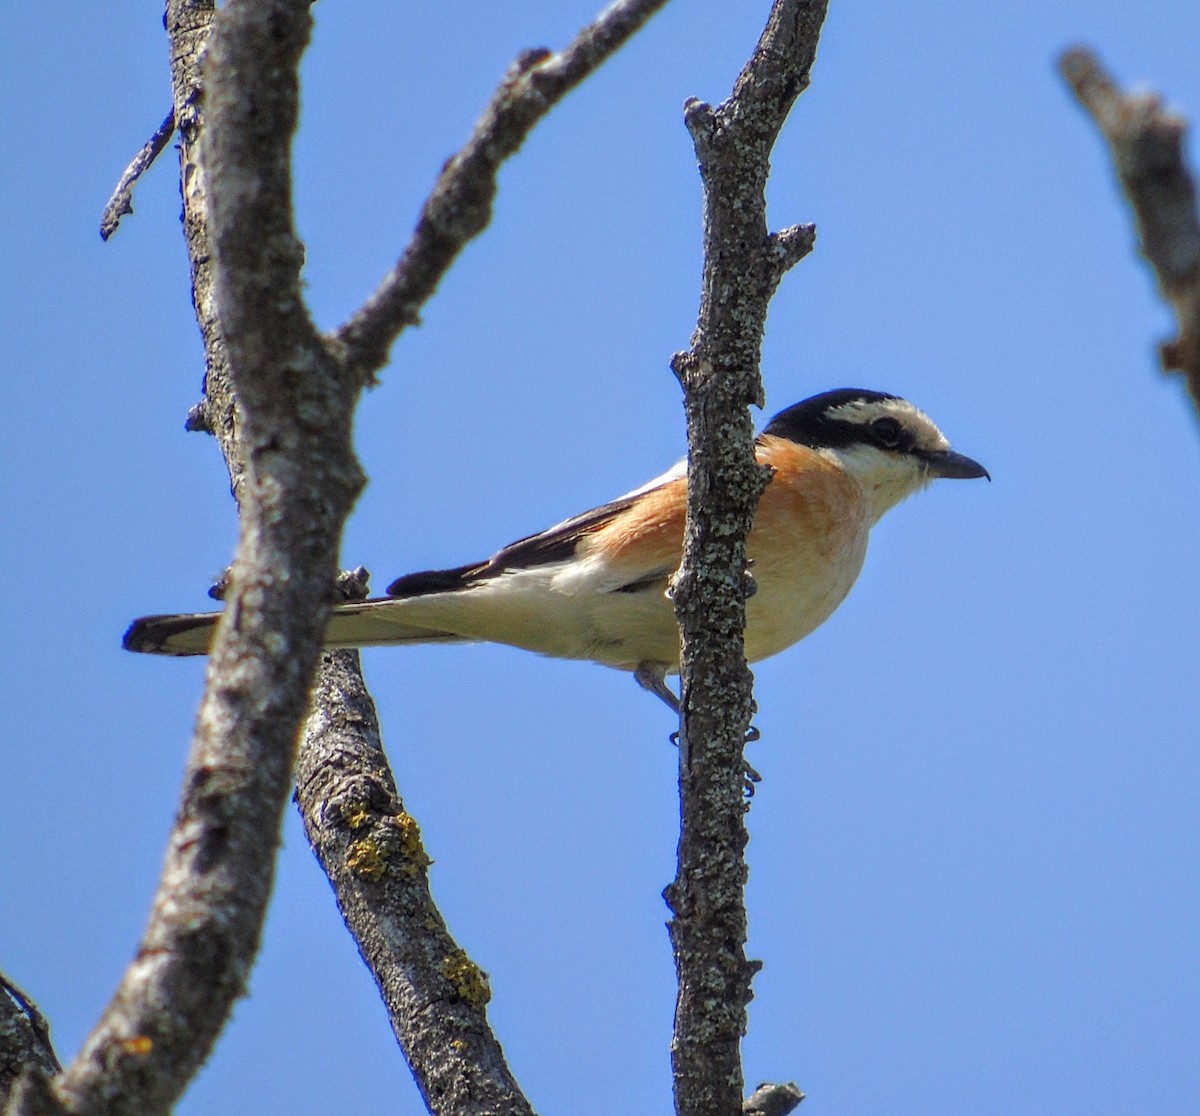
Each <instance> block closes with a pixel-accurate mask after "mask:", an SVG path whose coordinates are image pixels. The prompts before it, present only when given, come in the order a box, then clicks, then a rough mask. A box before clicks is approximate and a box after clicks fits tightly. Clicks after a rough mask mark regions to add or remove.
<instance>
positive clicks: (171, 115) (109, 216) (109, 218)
mask: <svg viewBox="0 0 1200 1116" xmlns="http://www.w3.org/2000/svg"><path fill="white" fill-rule="evenodd" d="M174 134H175V106H174V105H172V106H171V111H170V112H168V113H167V118H166V119H165V120H164V121H163V122H162V123H161V124H160V125H159V126H158V131H157V132H155V133H154V135H152V136H151V137H150V138H149V139H148V140H147V141H146V143H145V145H144V146H143V147H142V149H141V151H139V152H138V153H137V154H136V155H135V156H134V157H133V162H132V163H130V164H129V166H127V167H126V168H125V173H124V174H123V175H121V181H120V182H118V183H117V188H116V189H115V190H114V191H113V195H112V197H111V198H109V199H108V205H106V206H105V207H104V213H103V214H102V215H101V217H100V239H101V240H107V239H108V238H109V237H110V236H112V234H113V233H115V232H116V231H117V226H118V225H119V224H120V223H121V218H122V217H124V216H125V214H126V213H132V212H133V186H134V183H136V182H137V180H138V179H139V178H141V177H142V174H143V173H144V172H145V171H146V170H147V169H148V168H149V166H150V164H151V163H153V162H154V160H155V159H157V158H158V156H159V152H161V151H162V149H163V148H164V147H166V146H167V143H168V141H169V140H170V139H171V136H173V135H174Z"/></svg>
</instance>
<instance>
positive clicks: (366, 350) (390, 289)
mask: <svg viewBox="0 0 1200 1116" xmlns="http://www.w3.org/2000/svg"><path fill="white" fill-rule="evenodd" d="M665 3H666V0H617V2H616V3H614V4H611V5H609V7H607V8H605V10H604V11H603V12H601V13H600V15H598V16H597V17H596V19H595V20H594V21H593V22H592V23H591V24H589V25H588V26H587V27H585V28H584V29H583V30H582V31H581V32H580V33H579V34H578V35H577V36H576V37H575V39H574V41H573V42H572V43H571V44H570V45H569V46H568V47H566V49H564V50H562V51H561V52H559V53H557V54H555V53H552V52H550V51H548V50H530V51H526V52H525V53H524V54H522V55H521V56H520V57H519V58H518V59H517V60H516V61H515V62H514V63H513V64H512V66H511V67H510V68H509V71H508V73H507V74H506V75H505V77H504V80H503V81H502V82H501V83H500V85H499V87H498V88H497V89H496V92H495V93H494V94H492V99H491V101H490V102H489V103H488V106H487V108H486V109H485V110H484V113H483V115H482V116H481V117H480V118H479V123H478V124H476V125H475V130H474V132H472V134H471V138H470V139H469V140H468V141H467V143H466V145H465V146H464V147H463V148H462V150H461V151H459V152H458V154H456V155H455V156H454V157H453V158H452V159H450V161H449V162H448V163H447V164H446V166H445V168H444V169H443V170H442V173H441V175H440V177H439V178H438V180H437V183H436V184H435V185H434V187H433V191H432V192H431V193H430V195H429V197H428V199H427V200H426V202H425V206H424V208H423V210H422V213H421V217H420V220H419V221H418V222H417V228H416V230H415V232H414V233H413V237H412V240H411V241H410V242H409V244H408V246H407V247H406V248H405V250H404V253H403V255H402V256H401V257H400V261H399V262H398V263H397V264H396V266H395V267H394V268H393V269H392V271H391V273H390V274H389V275H388V276H387V278H386V279H384V281H383V283H382V284H381V285H380V286H379V288H378V289H377V290H376V291H375V293H374V294H372V295H371V297H370V298H369V299H368V300H367V302H366V304H365V305H364V306H363V307H362V308H361V309H360V310H358V311H357V312H356V313H355V314H354V315H353V317H351V318H350V320H349V321H347V322H346V323H345V324H344V325H343V326H341V328H340V329H338V330H337V332H336V335H335V336H336V338H337V340H338V341H339V342H340V343H341V344H342V345H343V346H345V353H346V362H347V364H348V366H349V367H350V368H351V369H352V370H353V371H354V372H355V373H356V374H357V375H358V376H359V377H360V378H361V379H362V380H364V381H367V380H370V379H371V378H372V377H373V376H374V374H375V373H376V372H377V371H378V370H379V369H380V368H382V367H383V365H384V364H385V363H386V362H387V355H388V350H389V349H390V348H391V346H392V343H393V342H394V341H395V340H396V338H397V337H399V336H400V334H401V333H402V332H403V331H404V330H405V329H406V328H407V327H408V326H411V325H415V324H416V323H417V322H418V321H419V320H420V318H419V315H420V309H421V307H422V306H423V305H424V304H425V302H426V301H428V299H429V297H430V295H432V294H433V292H434V291H435V290H436V289H437V285H438V284H439V283H440V282H441V280H442V276H444V275H445V274H446V272H447V270H448V269H449V267H450V265H451V264H452V263H453V262H454V260H455V258H456V257H457V256H458V253H459V252H460V251H462V249H463V247H464V246H465V245H466V244H467V243H468V242H469V241H470V240H472V239H473V238H474V237H476V236H478V235H479V233H481V232H482V231H483V230H484V229H485V228H486V227H487V224H488V222H489V221H490V220H491V216H492V201H493V199H494V198H495V196H496V175H497V172H498V171H499V169H500V165H501V164H502V163H503V162H504V161H505V160H506V159H508V158H509V156H511V155H513V154H514V153H515V152H516V151H517V150H518V148H520V146H521V144H522V143H524V142H525V138H526V137H527V136H528V135H529V133H530V132H531V131H532V130H533V127H534V125H535V124H537V122H538V121H539V120H541V118H542V117H543V116H545V115H546V113H547V112H549V111H550V109H551V108H552V107H553V106H554V105H555V104H556V103H557V102H558V101H559V100H561V99H562V97H563V96H564V95H565V94H566V93H568V92H569V91H570V90H571V89H573V88H574V87H575V86H576V85H578V84H579V83H580V82H581V81H583V79H584V78H586V77H587V76H588V75H589V74H590V73H592V72H593V71H594V70H595V69H597V68H598V67H599V66H600V64H601V63H602V62H604V60H605V59H607V58H608V57H610V56H611V55H612V54H613V53H614V52H615V51H616V50H618V49H619V48H620V47H621V46H622V45H624V44H625V43H626V42H627V41H628V40H629V39H630V37H631V36H632V35H633V34H634V33H635V32H636V31H637V30H638V28H640V27H641V26H642V24H644V23H645V22H646V20H647V19H649V18H650V16H652V15H653V14H654V13H655V12H656V11H657V10H658V9H659V8H661V7H662V6H663V5H664V4H665Z"/></svg>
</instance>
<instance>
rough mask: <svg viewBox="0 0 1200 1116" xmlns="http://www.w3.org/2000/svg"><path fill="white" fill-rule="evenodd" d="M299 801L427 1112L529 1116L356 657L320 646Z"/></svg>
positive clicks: (300, 766)
mask: <svg viewBox="0 0 1200 1116" xmlns="http://www.w3.org/2000/svg"><path fill="white" fill-rule="evenodd" d="M296 784H297V802H298V803H299V806H300V812H301V814H302V815H303V817H304V824H305V829H306V831H307V833H308V839H309V842H310V843H311V844H312V847H313V851H314V852H315V853H316V854H317V858H318V859H319V860H320V862H321V865H322V867H324V869H325V871H326V873H327V874H328V876H329V879H330V882H331V883H332V884H333V889H334V892H335V893H336V895H337V900H338V906H339V907H340V908H341V911H342V916H343V917H344V918H345V920H346V925H347V926H348V927H349V929H350V931H351V933H352V934H353V935H354V937H355V939H356V940H357V941H358V943H359V949H360V950H361V952H362V955H363V959H364V960H365V961H366V962H367V965H368V967H369V968H370V970H371V972H372V974H373V975H374V977H375V980H376V982H377V984H378V985H379V990H380V993H381V994H382V996H383V1000H384V1003H385V1004H386V1005H387V1009H388V1015H389V1017H390V1018H391V1021H392V1027H393V1029H394V1030H395V1033H396V1038H397V1040H398V1041H399V1043H400V1046H401V1049H402V1050H403V1051H404V1055H405V1057H406V1058H407V1060H408V1064H409V1066H410V1068H411V1069H412V1072H413V1077H414V1078H415V1079H416V1082H417V1086H418V1087H419V1088H420V1090H421V1095H422V1096H423V1097H424V1099H425V1103H426V1105H427V1106H428V1108H429V1111H430V1112H432V1113H434V1114H435V1116H451V1114H453V1116H501V1114H506V1116H531V1113H532V1111H533V1110H532V1108H531V1107H530V1105H529V1102H528V1101H527V1100H526V1099H525V1097H524V1096H523V1095H522V1093H521V1090H520V1088H519V1086H518V1085H517V1083H516V1081H515V1079H514V1078H513V1076H512V1073H511V1072H510V1071H509V1068H508V1065H507V1064H506V1062H505V1060H504V1052H503V1051H502V1050H501V1049H500V1044H499V1042H497V1041H496V1038H495V1036H494V1035H493V1033H492V1031H491V1028H490V1027H489V1025H488V1021H487V1002H488V999H489V991H488V984H487V978H486V976H485V975H484V974H483V973H482V972H481V971H480V969H479V968H478V966H476V965H475V964H474V962H472V961H471V960H470V959H469V958H468V957H467V955H466V954H465V953H464V952H463V950H462V949H461V948H460V947H459V946H458V944H457V943H456V942H455V941H454V939H453V938H452V937H451V936H450V933H449V931H448V930H447V929H446V924H445V921H444V920H443V918H442V916H441V913H440V912H439V911H438V909H437V907H436V906H435V904H434V901H433V897H432V895H431V894H430V891H429V876H428V871H427V869H428V865H429V863H430V861H429V857H428V856H427V855H426V854H425V850H424V848H423V847H422V845H421V835H420V830H419V829H418V827H417V823H416V820H415V819H414V818H413V817H412V816H411V815H410V814H409V813H407V811H406V810H405V809H404V804H403V803H402V802H401V801H400V798H399V795H398V794H397V791H396V784H395V780H394V779H393V777H392V773H391V770H390V769H389V767H388V762H387V757H386V756H385V755H384V752H383V744H382V741H381V739H380V734H379V722H378V718H377V717H376V714H375V706H374V703H373V702H372V701H371V696H370V694H368V693H367V689H366V686H365V685H364V684H363V680H362V674H361V672H360V670H359V663H358V652H356V651H327V652H326V653H325V655H324V657H323V669H322V671H321V676H320V680H319V682H318V684H317V689H316V691H315V692H314V694H313V709H312V714H311V716H310V717H309V720H308V723H307V725H306V726H305V730H304V738H303V740H302V742H301V747H300V758H299V764H298V766H297V771H296Z"/></svg>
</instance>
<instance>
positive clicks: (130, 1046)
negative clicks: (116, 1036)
mask: <svg viewBox="0 0 1200 1116" xmlns="http://www.w3.org/2000/svg"><path fill="white" fill-rule="evenodd" d="M121 1049H122V1050H124V1051H125V1053H126V1054H137V1055H138V1056H139V1057H143V1058H144V1057H145V1056H146V1055H147V1054H149V1053H150V1051H151V1050H153V1049H154V1040H153V1039H152V1038H151V1037H150V1036H149V1035H136V1036H134V1037H133V1038H128V1039H122V1040H121Z"/></svg>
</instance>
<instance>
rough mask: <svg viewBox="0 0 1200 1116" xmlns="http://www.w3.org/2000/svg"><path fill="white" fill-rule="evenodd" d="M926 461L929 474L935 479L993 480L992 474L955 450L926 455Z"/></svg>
mask: <svg viewBox="0 0 1200 1116" xmlns="http://www.w3.org/2000/svg"><path fill="white" fill-rule="evenodd" d="M925 461H926V463H927V464H928V466H929V472H930V473H931V474H932V475H933V476H935V477H945V478H947V479H948V480H974V479H975V478H976V477H987V479H988V480H991V479H992V474H991V473H989V472H988V471H987V470H986V469H985V468H984V467H983V466H982V465H980V464H979V462H978V461H972V460H971V458H969V457H967V455H966V454H963V453H955V452H954V451H953V450H946V451H945V452H944V453H929V454H926V455H925Z"/></svg>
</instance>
